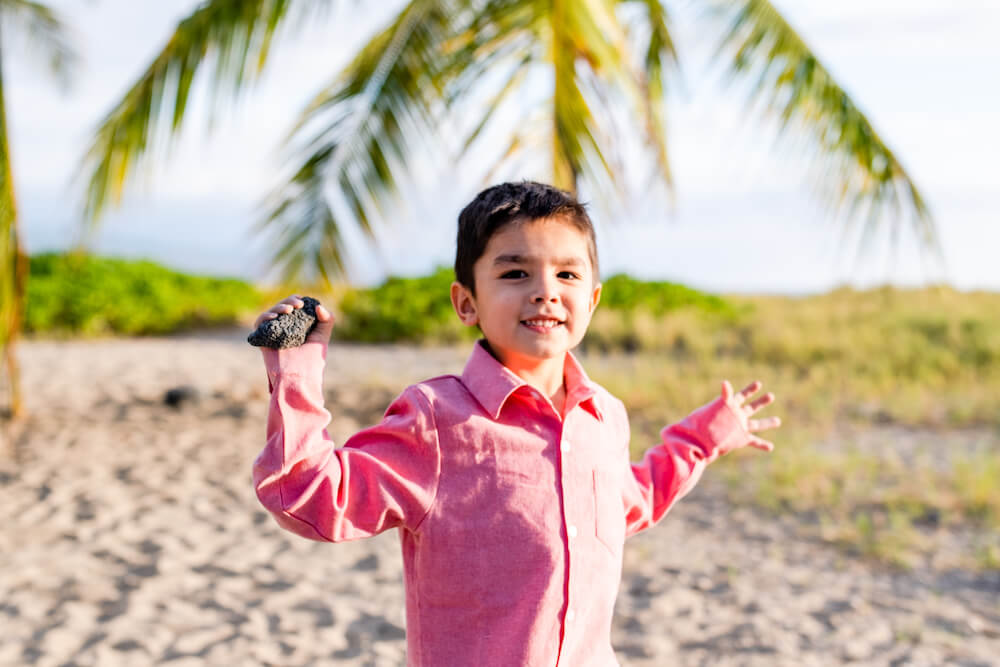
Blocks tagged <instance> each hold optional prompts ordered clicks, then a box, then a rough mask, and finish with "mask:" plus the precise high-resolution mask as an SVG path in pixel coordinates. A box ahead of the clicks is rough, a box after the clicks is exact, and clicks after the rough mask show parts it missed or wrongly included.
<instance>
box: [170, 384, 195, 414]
mask: <svg viewBox="0 0 1000 667" xmlns="http://www.w3.org/2000/svg"><path fill="white" fill-rule="evenodd" d="M197 401H198V390H197V389H195V388H194V387H192V386H191V385H182V386H180V387H174V388H172V389H168V390H167V393H165V394H164V395H163V402H164V403H165V404H166V405H169V406H170V407H172V408H176V409H180V408H181V407H183V406H184V404H185V403H196V402H197Z"/></svg>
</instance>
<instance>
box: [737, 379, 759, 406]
mask: <svg viewBox="0 0 1000 667" xmlns="http://www.w3.org/2000/svg"><path fill="white" fill-rule="evenodd" d="M763 386H764V383H763V382H761V381H760V380H754V381H753V382H751V383H750V384H748V385H747V386H745V387H743V389H742V390H741V391H740V397H741V398H742V400H741V401H740V402H741V403H742V402H743V401H745V400H747V399H748V398H750V397H751V396H753V395H754V394H756V393H757V392H758V391H760V388H761V387H763Z"/></svg>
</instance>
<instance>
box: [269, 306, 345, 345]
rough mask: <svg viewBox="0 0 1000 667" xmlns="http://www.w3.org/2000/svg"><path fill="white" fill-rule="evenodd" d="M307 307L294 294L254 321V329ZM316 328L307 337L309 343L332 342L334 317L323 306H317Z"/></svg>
mask: <svg viewBox="0 0 1000 667" xmlns="http://www.w3.org/2000/svg"><path fill="white" fill-rule="evenodd" d="M304 305H305V301H303V300H302V297H301V296H299V295H298V294H293V295H291V296H289V297H286V298H284V299H282V300H281V301H280V302H278V303H276V304H275V305H273V306H271V308H269V309H268V310H266V311H264V312H263V313H261V314H260V315H259V316H258V317H257V319H256V320H254V323H253V328H254V329H256V328H257V327H259V326H260V325H261V324H262V323H264V322H266V321H268V320H273V319H274V318H276V317H277V316H278V315H282V314H284V313H290V312H292V311H293V310H295V309H296V308H302V307H303V306H304ZM316 320H317V322H316V326H315V327H313V330H312V331H310V332H309V335H308V336H306V342H307V343H322V344H324V345H326V344H327V343H328V342H329V341H330V334H331V333H333V315H331V314H330V311H328V310H327V309H326V308H324V307H323V306H322V305H318V306H316Z"/></svg>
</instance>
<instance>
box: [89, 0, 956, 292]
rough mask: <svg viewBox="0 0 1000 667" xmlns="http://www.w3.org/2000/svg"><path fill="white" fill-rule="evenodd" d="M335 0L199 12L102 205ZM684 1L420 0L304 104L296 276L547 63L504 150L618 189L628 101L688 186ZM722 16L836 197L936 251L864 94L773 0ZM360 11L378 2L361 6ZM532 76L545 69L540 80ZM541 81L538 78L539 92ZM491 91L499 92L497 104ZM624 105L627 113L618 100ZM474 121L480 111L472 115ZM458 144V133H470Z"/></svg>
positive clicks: (275, 212) (337, 246)
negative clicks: (197, 86) (673, 108)
mask: <svg viewBox="0 0 1000 667" xmlns="http://www.w3.org/2000/svg"><path fill="white" fill-rule="evenodd" d="M332 4H333V3H332V1H331V0H312V1H309V0H206V1H205V2H202V3H201V4H200V5H199V6H198V7H197V8H196V9H195V10H194V11H193V12H192V13H191V14H190V15H189V16H188V17H187V18H185V19H184V20H182V21H181V22H180V23H179V24H178V25H177V28H176V30H175V31H174V33H173V35H172V37H171V38H170V40H169V41H168V42H167V44H166V46H165V47H164V48H163V50H162V51H161V52H160V53H159V55H157V56H156V57H155V58H154V59H153V61H152V63H151V64H150V65H149V67H148V68H147V70H146V71H145V72H144V73H143V74H142V75H141V76H139V78H138V79H137V80H136V81H135V82H134V84H133V85H132V87H131V88H130V89H129V90H128V92H127V93H126V94H125V96H124V97H123V98H122V99H121V100H119V101H118V102H117V103H116V104H115V105H114V107H113V109H112V110H111V112H110V113H109V114H108V115H107V116H106V117H105V118H104V120H103V122H102V123H101V124H100V126H99V128H98V129H97V132H96V135H95V138H94V140H93V143H92V144H91V146H90V148H89V150H88V152H87V154H86V156H85V158H84V169H83V174H84V176H85V178H87V179H88V183H87V191H86V201H85V214H86V217H87V219H89V220H91V221H94V220H96V219H97V218H98V217H99V215H100V214H101V213H102V212H103V211H104V210H105V209H106V208H107V206H108V205H109V204H113V203H117V202H118V201H120V199H121V197H122V194H123V190H124V188H125V186H126V185H127V183H128V182H129V179H130V178H131V177H132V176H133V174H134V173H135V172H136V170H137V168H138V166H139V165H140V164H141V163H142V162H143V161H145V160H150V159H154V158H155V156H156V155H157V154H158V151H155V150H153V149H154V147H155V146H154V144H155V145H158V144H159V139H160V138H162V137H170V136H173V135H174V134H175V133H177V132H178V131H179V130H180V129H181V127H182V126H183V123H184V120H185V109H186V103H187V100H188V96H189V92H190V90H191V84H192V81H193V80H194V79H195V77H196V76H197V75H198V74H199V72H200V71H201V70H202V69H204V68H209V69H210V70H211V76H212V77H213V78H212V81H213V84H214V85H213V86H212V87H211V94H212V95H213V96H214V97H213V102H215V103H218V102H219V101H224V100H235V99H237V98H238V94H239V93H240V91H241V90H243V89H244V88H245V87H246V86H247V84H248V83H249V82H251V81H252V80H253V79H254V77H256V76H257V75H258V74H259V73H260V72H261V71H262V69H263V68H264V67H265V66H266V64H267V62H268V57H269V55H270V53H271V46H272V42H273V40H274V38H275V37H276V36H277V35H278V28H279V26H281V25H282V24H285V23H288V22H289V21H290V20H291V19H293V17H294V18H297V19H299V20H305V19H312V18H315V16H314V15H315V14H317V13H319V14H322V13H324V12H327V11H329V10H330V8H331V6H332ZM668 4H670V3H667V2H666V0H544V1H543V0H408V1H407V2H405V3H401V7H400V9H399V10H398V12H397V13H395V14H394V15H393V16H392V18H391V20H390V21H389V22H388V23H387V24H386V25H385V26H384V27H383V28H382V29H381V30H380V31H378V32H377V33H376V34H375V35H374V36H373V37H372V38H371V39H370V41H368V43H366V44H365V45H364V46H362V47H361V48H360V49H358V50H357V52H356V53H354V55H353V58H352V59H351V60H350V61H349V62H348V63H347V65H346V66H345V67H343V68H342V69H341V70H340V71H338V72H335V73H333V76H332V79H331V81H330V83H329V84H328V85H327V86H326V87H325V88H324V89H322V90H321V91H319V92H318V93H317V94H316V95H315V97H314V98H313V100H312V102H311V103H310V104H309V105H307V106H306V108H305V109H303V110H301V112H300V115H299V118H298V121H297V122H296V123H295V124H294V125H293V127H292V128H291V131H290V135H289V141H288V146H289V147H290V150H289V170H288V172H287V174H286V177H285V178H284V179H283V181H282V182H281V183H280V184H279V185H278V186H277V187H276V188H275V190H274V192H273V193H272V195H271V197H270V198H269V199H268V200H267V201H266V209H267V210H266V216H265V218H264V220H263V221H262V229H267V230H271V231H273V232H274V233H275V234H276V237H277V238H278V239H279V241H280V242H279V249H278V250H277V252H276V254H275V262H276V264H277V265H279V266H280V267H281V268H282V269H283V270H284V273H285V274H286V276H289V277H292V276H295V275H299V274H301V273H302V272H303V271H305V270H309V271H318V272H319V273H320V274H321V275H322V276H323V277H325V278H326V279H329V278H330V276H331V275H336V274H339V273H341V272H342V271H343V270H344V263H343V260H344V252H345V250H344V245H343V243H342V239H341V235H340V230H342V229H343V224H344V222H345V221H346V220H347V218H346V217H345V216H348V217H351V218H353V219H354V220H355V221H356V222H357V223H359V224H360V225H361V227H362V228H363V229H364V230H366V231H367V232H368V233H369V234H371V233H372V229H373V227H372V223H373V221H375V220H378V219H380V216H381V212H382V210H383V206H384V204H385V202H386V201H387V200H389V199H390V198H391V196H392V195H393V194H394V193H395V192H396V188H397V183H398V182H399V181H400V180H401V179H404V178H405V176H404V174H405V173H406V170H407V169H408V167H412V165H413V163H414V161H415V156H416V155H417V154H418V153H420V152H421V151H423V150H424V149H426V148H427V147H433V146H440V145H442V142H443V141H445V140H446V139H448V140H451V139H453V137H452V136H450V135H451V134H452V132H453V130H447V132H448V134H449V136H448V137H443V136H442V134H443V133H445V130H442V128H455V127H460V134H461V136H460V142H459V143H458V144H457V145H458V146H459V147H460V148H459V150H458V152H459V153H464V152H465V151H467V150H468V149H469V148H470V146H472V145H474V144H475V143H476V140H477V138H480V137H481V133H482V132H483V131H484V129H485V128H492V127H493V126H494V125H495V124H496V123H498V122H499V116H501V115H502V114H497V113H496V110H497V109H499V108H501V107H502V106H503V103H504V102H505V101H510V100H521V99H523V97H521V95H523V92H524V90H525V89H526V86H536V87H537V86H538V85H539V84H538V78H539V77H540V76H541V77H544V81H545V83H544V85H545V86H547V95H546V97H545V99H544V100H543V101H542V102H541V103H540V104H539V105H538V107H537V108H535V109H529V110H528V111H526V112H525V113H524V114H523V117H522V119H521V121H520V122H519V123H518V127H517V128H516V129H515V130H514V131H512V132H511V133H510V134H509V135H508V137H509V143H508V145H507V150H506V151H505V152H504V153H503V156H502V157H501V158H500V160H501V161H504V160H506V159H507V158H510V157H511V156H513V155H515V154H517V153H518V152H521V151H525V150H532V151H536V153H537V152H538V151H544V154H545V155H547V156H548V159H549V160H550V161H551V162H550V164H551V167H550V170H549V172H550V173H549V176H550V179H551V181H552V182H554V183H555V184H556V185H559V186H561V187H563V188H567V189H570V190H574V191H575V190H576V188H577V186H578V184H580V183H581V182H582V183H585V184H586V185H587V186H588V187H591V188H595V189H597V190H601V189H604V190H607V191H611V192H614V191H615V190H616V188H617V187H618V184H617V182H616V170H615V169H614V168H613V165H614V164H616V159H615V158H616V155H615V150H616V146H617V143H616V142H615V141H614V140H613V139H612V138H611V135H612V133H613V132H614V131H616V129H615V128H614V127H612V126H611V125H612V122H611V120H610V119H611V118H612V113H611V112H612V110H613V109H614V110H621V109H626V110H627V113H628V114H630V118H631V122H630V123H628V125H629V126H632V127H636V128H639V130H638V131H639V132H640V133H641V139H642V141H643V143H644V145H646V146H648V147H650V149H649V150H650V153H649V156H650V158H651V164H653V165H655V167H654V169H655V176H656V178H657V179H658V180H660V181H661V182H663V183H665V184H667V186H668V187H669V186H670V184H671V183H672V180H671V171H670V161H669V151H668V148H669V146H668V143H667V133H666V127H665V120H666V118H665V115H666V114H665V104H666V97H667V95H668V94H669V93H671V92H672V89H671V88H670V87H669V85H668V84H669V83H670V82H671V80H672V74H673V73H674V71H675V70H676V68H677V66H678V53H677V51H676V49H675V44H674V40H673V36H672V32H671V31H672V23H671V21H670V15H669V13H668V7H667V5H668ZM698 4H700V5H702V6H703V8H704V10H705V11H704V14H703V18H704V23H703V25H704V30H706V32H709V33H711V34H710V35H708V36H710V37H711V38H713V39H715V40H717V41H718V46H719V48H718V51H717V53H716V56H717V58H718V59H720V60H721V61H722V62H723V63H724V64H725V65H726V67H727V68H728V70H729V71H730V73H731V75H732V77H731V78H732V80H733V81H736V82H740V81H744V82H747V83H750V84H751V90H752V92H751V95H750V97H751V100H750V102H751V103H752V104H753V105H758V106H761V107H763V108H764V109H766V110H767V111H769V112H770V113H771V114H772V115H773V116H774V117H775V118H777V120H778V122H779V126H780V128H781V129H782V132H783V133H785V132H788V133H791V134H792V135H793V136H795V137H798V138H800V139H804V140H805V141H804V142H803V143H804V144H805V145H807V146H808V149H807V155H808V159H809V160H810V164H811V165H812V166H814V167H815V168H816V170H817V171H818V172H819V174H818V175H820V176H821V177H822V178H821V182H822V183H824V184H827V185H828V186H829V188H828V189H827V191H826V195H827V196H828V197H829V199H828V200H827V203H828V204H829V205H830V207H831V209H832V210H834V211H837V212H840V213H846V219H847V220H848V221H857V220H862V221H863V223H864V225H865V228H866V229H867V230H868V231H872V230H875V229H876V228H879V227H881V226H882V225H884V224H886V223H885V221H886V220H889V223H888V224H891V225H893V228H894V229H897V230H898V229H899V228H900V226H901V224H902V221H903V220H907V221H908V222H909V224H910V225H911V227H912V229H913V230H914V231H915V232H916V233H917V235H918V237H919V238H920V240H921V241H923V243H924V246H925V247H928V248H935V247H936V244H937V242H936V238H935V230H934V225H933V221H932V219H931V216H930V214H929V212H928V209H927V206H926V205H925V203H924V200H923V198H922V197H921V195H920V193H919V191H918V189H917V187H916V186H915V185H914V183H913V181H912V180H911V179H910V177H909V176H908V175H907V173H906V171H905V170H904V168H903V166H902V165H901V164H900V161H899V160H898V159H897V157H896V156H895V155H894V154H893V152H892V151H891V150H890V149H889V148H888V147H887V145H886V144H885V143H884V142H883V141H882V139H881V138H880V137H879V135H878V134H877V133H876V131H875V129H874V128H873V127H872V124H871V123H870V122H869V121H868V119H867V118H866V117H865V115H864V114H863V113H862V112H861V111H860V110H859V109H858V106H857V105H856V104H855V102H854V101H853V100H852V99H851V97H850V96H849V95H848V94H847V93H846V92H845V91H844V90H843V88H841V87H840V85H838V83H837V82H836V81H834V80H833V77H832V76H831V75H830V73H829V72H828V71H827V69H826V68H825V67H824V66H823V65H822V63H820V61H819V59H818V58H817V57H816V56H815V55H814V54H813V52H812V51H811V50H810V49H809V47H808V46H807V45H806V43H805V42H804V41H803V39H802V38H801V37H800V36H799V35H798V34H797V33H796V31H795V30H794V29H793V28H792V27H791V26H790V25H789V24H788V22H787V21H786V20H785V19H784V18H783V17H782V16H781V14H780V13H779V12H778V11H777V10H776V9H775V8H774V7H773V6H772V4H771V3H770V2H769V1H768V0H698ZM358 7H359V8H360V7H361V5H360V3H359V5H358ZM529 80H530V81H529ZM531 90H536V88H531ZM484 100H485V105H484ZM618 113H619V115H620V111H619V112H618ZM470 117H473V118H474V119H475V120H476V122H474V123H470V124H469V126H468V127H462V121H466V122H467V121H468V119H469V118H470ZM453 143H454V142H453Z"/></svg>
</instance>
